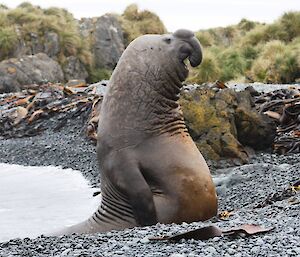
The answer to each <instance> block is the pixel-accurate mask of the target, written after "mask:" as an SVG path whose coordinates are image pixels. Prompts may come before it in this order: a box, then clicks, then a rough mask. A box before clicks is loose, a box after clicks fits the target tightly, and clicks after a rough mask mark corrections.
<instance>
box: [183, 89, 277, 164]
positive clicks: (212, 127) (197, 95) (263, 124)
mask: <svg viewBox="0 0 300 257" xmlns="http://www.w3.org/2000/svg"><path fill="white" fill-rule="evenodd" d="M251 101H252V100H251V95H250V94H249V92H247V91H244V92H235V91H234V90H233V89H222V90H218V91H216V90H215V89H213V88H210V87H208V86H198V87H197V88H196V89H194V90H190V91H187V92H183V93H182V96H181V99H180V104H181V106H182V110H183V113H184V118H185V122H186V124H187V127H188V129H189V132H190V134H191V136H192V138H193V139H194V141H195V142H196V145H197V147H198V148H199V149H200V151H201V152H202V154H203V155H204V157H206V158H208V159H212V160H219V159H222V158H232V159H238V160H239V161H240V162H242V163H246V162H247V161H248V157H249V156H248V152H247V148H246V147H245V146H250V147H252V148H254V149H259V150H261V149H265V148H268V147H271V144H272V142H273V139H274V136H275V124H273V123H272V122H271V120H270V119H269V118H268V117H266V116H265V115H261V114H259V113H258V112H257V111H256V109H255V107H254V105H251Z"/></svg>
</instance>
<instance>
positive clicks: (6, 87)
mask: <svg viewBox="0 0 300 257" xmlns="http://www.w3.org/2000/svg"><path fill="white" fill-rule="evenodd" d="M63 81H64V75H63V72H62V69H61V67H60V65H59V64H58V63H57V62H56V61H54V60H53V59H51V58H50V57H48V56H47V55H46V54H44V53H39V54H36V55H29V56H24V57H21V58H18V59H16V58H11V59H8V60H5V61H2V62H1V63H0V93H4V92H14V91H18V90H20V89H22V86H24V85H30V84H43V83H47V82H63Z"/></svg>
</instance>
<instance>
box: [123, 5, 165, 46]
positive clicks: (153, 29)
mask: <svg viewBox="0 0 300 257" xmlns="http://www.w3.org/2000/svg"><path fill="white" fill-rule="evenodd" d="M120 22H121V24H122V27H123V30H124V37H125V44H126V45H128V44H129V43H130V42H131V41H132V40H134V39H135V38H137V37H139V36H141V35H144V34H164V33H166V28H165V26H164V25H163V23H162V21H161V20H160V18H159V17H158V16H157V15H156V14H154V13H152V12H150V11H147V10H145V11H139V10H138V6H137V5H136V4H132V5H129V6H128V7H127V8H126V9H125V11H124V13H123V14H122V15H121V17H120Z"/></svg>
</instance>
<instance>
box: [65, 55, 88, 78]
mask: <svg viewBox="0 0 300 257" xmlns="http://www.w3.org/2000/svg"><path fill="white" fill-rule="evenodd" d="M63 72H64V75H65V79H66V80H73V79H80V80H85V79H86V78H87V77H88V76H89V74H88V73H87V71H86V69H85V66H84V64H83V63H82V62H81V61H80V60H79V59H78V58H77V57H76V56H69V57H67V58H66V62H65V63H64V65H63Z"/></svg>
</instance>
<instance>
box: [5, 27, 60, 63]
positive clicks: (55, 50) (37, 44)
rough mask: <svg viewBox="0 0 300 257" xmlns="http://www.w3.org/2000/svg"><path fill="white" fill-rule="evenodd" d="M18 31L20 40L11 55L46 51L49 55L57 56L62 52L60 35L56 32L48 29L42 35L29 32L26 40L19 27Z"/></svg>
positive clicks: (19, 55)
mask: <svg viewBox="0 0 300 257" xmlns="http://www.w3.org/2000/svg"><path fill="white" fill-rule="evenodd" d="M16 33H17V34H18V36H19V41H18V43H17V44H16V46H15V48H14V51H13V52H12V53H11V55H10V56H11V57H14V58H20V57H23V56H25V55H35V54H38V53H46V54H47V55H48V56H49V57H55V56H57V55H58V54H59V52H60V45H59V36H58V34H57V33H55V32H51V31H46V32H45V33H44V34H43V35H42V36H39V35H38V34H36V33H33V32H32V33H29V34H28V38H26V40H24V39H23V38H22V34H21V32H20V29H19V28H18V27H16Z"/></svg>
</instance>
